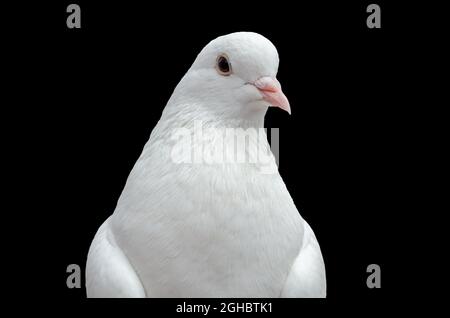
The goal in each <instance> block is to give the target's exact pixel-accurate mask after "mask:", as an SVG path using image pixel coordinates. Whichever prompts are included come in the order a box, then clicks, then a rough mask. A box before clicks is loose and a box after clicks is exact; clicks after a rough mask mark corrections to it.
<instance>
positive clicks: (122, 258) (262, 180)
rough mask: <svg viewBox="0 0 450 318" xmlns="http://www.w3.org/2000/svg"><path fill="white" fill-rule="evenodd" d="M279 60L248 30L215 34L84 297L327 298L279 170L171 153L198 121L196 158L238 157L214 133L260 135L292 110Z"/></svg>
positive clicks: (124, 201) (93, 268) (176, 96)
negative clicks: (277, 114) (227, 153)
mask: <svg viewBox="0 0 450 318" xmlns="http://www.w3.org/2000/svg"><path fill="white" fill-rule="evenodd" d="M278 62H279V60H278V53H277V50H276V48H275V47H274V45H273V44H272V43H271V42H270V41H269V40H268V39H266V38H265V37H263V36H261V35H259V34H256V33H251V32H238V33H232V34H228V35H225V36H221V37H218V38H217V39H215V40H213V41H211V42H210V43H209V44H208V45H207V46H206V47H205V48H204V49H203V50H202V51H201V52H200V54H199V55H198V56H197V58H196V60H195V61H194V63H193V65H192V66H191V68H190V69H189V70H188V72H187V73H186V74H185V76H184V77H183V79H182V80H181V82H180V83H179V84H178V85H177V87H176V88H175V90H174V92H173V94H172V96H171V98H170V100H169V101H168V103H167V105H166V107H165V109H164V111H163V113H162V116H161V119H160V120H159V122H158V124H157V125H156V127H155V129H154V130H153V132H152V134H151V136H150V139H149V141H148V142H147V144H146V145H145V147H144V149H143V151H142V154H141V156H140V157H139V159H138V161H137V162H136V164H135V166H134V168H133V169H132V171H131V173H130V175H129V177H128V180H127V182H126V185H125V188H124V190H123V192H122V194H121V196H120V198H119V200H118V203H117V207H116V209H115V211H114V213H113V214H112V215H111V216H110V217H109V218H108V219H107V220H106V221H105V222H104V223H103V225H102V226H101V227H100V228H99V230H98V232H97V234H96V235H95V238H94V240H93V242H92V244H91V247H90V249H89V254H88V259H87V266H86V289H87V296H88V297H325V296H326V278H325V266H324V262H323V258H322V254H321V251H320V247H319V244H318V242H317V240H316V237H315V235H314V233H313V231H312V230H311V228H310V226H309V225H308V224H307V223H306V222H305V220H303V218H302V217H301V216H300V214H299V212H298V210H297V208H296V207H295V204H294V202H293V200H292V198H291V196H290V194H289V192H288V190H287V189H286V186H285V184H284V182H283V180H282V178H281V176H280V175H279V173H278V170H277V169H275V171H274V172H272V173H267V171H264V169H262V168H264V165H265V166H267V165H268V164H267V162H264V163H263V162H259V161H257V160H256V161H255V160H254V161H252V162H250V161H249V160H245V161H244V162H242V161H239V162H238V161H237V160H234V161H233V160H230V161H226V160H223V161H222V162H220V160H219V161H218V162H207V160H206V161H205V160H203V161H202V160H200V161H199V160H198V158H197V159H194V160H193V161H189V160H186V159H189V158H192V157H191V154H192V153H191V152H190V151H188V152H184V154H183V151H179V149H178V150H175V149H176V148H177V142H179V138H178V139H177V138H175V137H174V135H176V134H174V133H175V132H180V131H181V132H183V131H188V132H189V133H191V132H193V131H194V129H193V128H194V126H195V123H201V124H202V128H203V129H204V130H203V136H201V137H198V136H197V137H193V138H192V143H191V145H190V146H191V147H192V149H191V150H192V151H193V152H196V151H198V150H201V151H200V152H198V153H200V154H204V153H208V152H210V151H216V150H217V149H219V150H220V149H222V150H223V149H225V150H226V149H227V150H230V149H231V150H233V149H236V148H235V145H234V144H232V141H234V140H235V138H234V137H233V138H218V136H219V135H220V133H219V135H218V134H217V131H219V132H224V131H233V129H235V130H239V129H240V130H241V131H242V130H244V129H245V130H246V131H247V130H248V129H260V128H262V127H263V124H264V116H265V114H266V111H267V108H268V106H277V107H280V108H281V109H284V110H286V111H288V112H289V113H290V106H289V102H288V100H287V98H286V97H285V95H284V94H283V93H282V91H281V86H280V84H279V82H278V81H277V79H276V74H277V71H278ZM207 128H214V129H216V130H215V132H216V133H211V134H208V130H207ZM205 129H206V130H205ZM210 131H212V129H210ZM249 139H251V140H250V141H248V142H247V144H248V147H246V148H245V149H244V152H245V155H249V156H254V155H255V152H257V151H258V150H257V148H258V147H259V148H262V149H268V148H269V145H268V142H267V137H266V138H257V139H255V138H253V139H252V138H249ZM259 148H258V149H259ZM236 151H239V150H236ZM237 155H242V154H239V153H238V154H237ZM177 156H178V159H176V157H177ZM180 158H181V160H180ZM233 158H234V157H233ZM270 159H271V160H270V162H269V165H273V164H274V160H273V155H272V153H270Z"/></svg>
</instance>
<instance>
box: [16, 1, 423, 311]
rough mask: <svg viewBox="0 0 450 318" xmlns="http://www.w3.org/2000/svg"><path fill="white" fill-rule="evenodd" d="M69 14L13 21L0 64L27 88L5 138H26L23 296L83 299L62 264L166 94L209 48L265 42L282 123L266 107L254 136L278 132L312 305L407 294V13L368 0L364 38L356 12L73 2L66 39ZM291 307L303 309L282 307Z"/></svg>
mask: <svg viewBox="0 0 450 318" xmlns="http://www.w3.org/2000/svg"><path fill="white" fill-rule="evenodd" d="M69 3H70V2H65V1H61V2H58V3H56V2H55V4H49V3H47V4H39V5H37V4H35V5H33V6H25V7H23V8H22V9H21V10H22V11H21V12H22V15H21V17H22V18H21V19H19V20H15V21H14V22H12V25H11V27H12V29H16V30H19V29H20V31H24V32H21V34H22V35H23V37H14V38H13V45H15V46H16V47H17V48H19V47H20V50H19V52H20V53H18V54H17V56H15V58H18V60H16V59H14V60H13V59H12V58H11V60H10V61H11V64H12V65H11V66H13V67H17V70H18V72H16V73H15V75H12V76H11V82H13V83H17V84H19V85H20V86H22V87H25V86H26V87H27V89H26V90H25V91H24V90H21V91H18V92H15V93H14V94H15V102H14V105H15V107H16V109H15V110H16V112H17V113H19V116H21V117H20V121H19V124H18V126H16V132H18V131H20V132H22V133H23V132H24V131H25V129H26V131H27V132H26V133H24V134H19V133H17V134H15V135H16V136H17V137H18V141H19V142H17V143H16V147H18V148H25V149H26V151H25V152H26V154H25V157H22V158H21V159H23V160H24V165H23V170H24V171H25V174H29V178H28V179H27V181H26V183H25V186H24V185H23V184H22V188H25V189H24V190H30V189H32V191H31V192H32V194H31V195H30V196H29V199H27V200H23V199H22V200H20V201H18V202H17V204H18V206H19V207H23V208H24V210H25V205H27V206H28V203H30V202H31V203H32V206H33V208H32V209H29V208H27V209H26V211H28V212H24V213H20V217H22V216H23V217H24V218H25V217H27V216H28V215H31V220H32V223H34V227H35V230H36V232H37V234H36V235H35V237H34V239H35V242H36V244H35V245H34V246H33V247H31V248H30V247H29V246H23V247H24V248H25V249H26V250H27V252H28V255H29V256H28V258H27V259H28V260H29V261H28V262H27V264H34V263H33V262H37V264H38V265H37V266H34V265H30V266H31V268H34V269H35V272H36V273H37V274H36V275H34V274H33V275H32V276H33V281H34V282H35V283H34V285H33V286H34V287H33V292H32V295H33V297H35V298H36V299H40V298H41V297H45V298H47V299H54V298H58V299H61V300H64V302H65V303H66V304H67V305H68V306H69V307H68V308H76V307H77V305H80V304H83V303H86V302H88V303H92V301H88V300H85V289H84V286H83V288H81V289H68V288H67V287H66V277H67V273H66V267H67V265H68V264H72V263H75V264H79V265H80V266H81V268H82V271H83V275H84V267H85V262H86V257H87V252H88V248H89V245H90V242H91V241H92V239H93V237H94V235H95V232H96V230H97V229H98V227H99V226H100V225H101V223H102V222H103V221H104V220H105V219H106V218H107V217H108V216H109V215H110V214H111V213H112V212H113V211H114V208H115V204H116V202H117V199H118V197H119V195H120V193H121V190H122V188H123V186H124V184H125V181H126V178H127V176H128V173H129V172H130V170H131V168H132V166H133V165H134V163H135V161H136V160H137V158H138V156H139V155H140V152H141V150H142V147H143V146H144V144H145V142H146V141H147V139H148V137H149V135H150V132H151V131H152V129H153V127H154V126H155V124H156V122H157V121H158V119H159V117H160V114H161V112H162V110H163V108H164V106H165V103H166V102H167V100H168V98H169V97H170V95H171V93H172V91H173V89H174V87H175V86H176V84H177V83H178V81H179V80H180V79H181V77H182V76H183V75H184V73H185V72H186V71H187V69H188V68H189V67H190V65H191V63H192V62H193V61H194V59H195V57H196V55H197V54H198V52H199V51H200V50H201V49H202V48H203V47H204V46H205V45H206V44H207V43H208V42H209V41H210V40H212V39H214V38H215V37H217V36H219V35H223V34H226V33H230V32H235V31H254V32H258V33H261V34H262V35H264V36H266V37H267V38H268V39H270V40H271V41H272V42H273V43H274V44H275V46H276V47H277V49H278V52H279V55H280V68H279V73H278V79H279V81H280V82H281V84H282V86H283V90H284V92H285V94H286V95H287V97H288V98H289V100H290V103H291V107H292V115H291V116H289V115H288V114H287V113H285V112H282V111H280V110H278V109H269V111H268V114H267V116H266V126H267V127H279V128H280V159H281V162H280V173H281V175H282V177H283V179H284V181H285V182H286V184H287V187H288V189H289V191H290V193H291V195H292V197H293V199H294V201H295V203H296V205H297V207H298V209H299V211H300V212H301V214H302V216H303V217H304V218H305V219H306V220H307V221H308V223H309V224H310V225H311V227H312V228H313V230H314V231H315V233H316V236H317V238H318V240H319V243H320V246H321V249H322V253H323V256H324V259H325V264H326V272H327V283H328V299H327V300H324V301H320V302H319V303H323V304H324V305H325V306H326V305H328V306H332V305H336V304H341V303H344V304H348V305H350V306H353V305H354V304H355V303H363V304H366V305H367V306H368V307H367V308H376V307H378V306H379V305H380V304H384V302H385V301H386V300H388V299H396V298H399V297H402V296H403V295H404V294H405V293H406V292H407V290H406V287H405V285H404V284H403V282H404V281H403V278H402V277H403V276H404V275H403V274H404V272H402V270H403V268H404V263H403V261H402V259H403V255H402V253H403V252H402V251H403V248H402V241H403V239H404V237H403V229H402V226H401V225H400V220H402V219H403V218H404V217H405V215H407V214H408V210H407V208H406V207H405V206H404V200H403V196H404V194H403V191H402V185H401V183H404V182H405V181H406V182H407V181H408V180H407V179H405V178H407V170H408V169H407V168H406V167H407V161H406V160H405V158H404V155H403V151H404V149H405V148H406V147H407V146H408V143H409V139H408V138H407V134H408V131H409V130H408V123H409V122H408V118H409V116H410V114H411V104H408V103H405V100H404V97H405V94H406V92H408V93H407V94H408V95H409V96H411V91H414V86H413V83H411V81H410V80H409V79H410V76H412V74H413V73H414V72H417V68H419V67H420V66H417V65H416V64H415V59H416V57H417V52H419V51H420V49H421V48H422V46H421V45H419V44H417V43H416V42H415V41H414V40H413V37H414V38H417V37H422V34H421V32H422V31H421V29H420V27H418V26H417V24H416V25H415V26H411V24H408V23H407V17H408V14H409V13H408V11H407V9H408V8H407V7H406V6H400V5H399V6H398V7H394V6H393V4H388V3H385V2H381V1H377V2H376V3H378V4H379V5H380V6H381V10H382V16H381V19H382V22H381V23H382V28H381V29H368V28H367V26H366V18H367V15H368V14H367V13H366V7H367V5H368V4H369V3H370V2H364V1H362V2H356V1H355V2H352V3H347V2H344V1H339V3H336V2H331V1H330V3H324V2H315V3H314V4H311V3H302V2H299V3H298V4H295V3H293V2H287V1H275V2H274V1H271V2H269V1H267V2H266V1H249V2H246V4H245V5H243V4H242V3H239V2H236V1H226V2H224V1H221V2H219V1H217V2H207V3H184V4H178V3H167V4H163V5H161V4H158V5H156V4H151V3H150V2H147V3H145V4H144V3H137V2H136V3H131V2H115V3H113V2H97V1H96V2H95V4H93V3H92V2H88V1H76V3H78V4H79V5H80V6H81V23H82V28H81V29H71V30H69V29H68V28H67V27H66V17H67V13H66V7H67V5H68V4H69ZM409 17H411V16H409ZM412 51H413V52H414V53H416V54H414V55H413V54H411V52H412ZM13 55H14V54H13ZM13 61H14V62H13ZM16 61H17V62H16ZM413 64H414V65H415V67H414V68H412V67H411V65H413ZM413 94H414V93H413ZM13 133H14V132H13ZM22 188H20V190H21V189H22ZM27 201H29V202H27ZM33 233H34V232H33ZM38 242H39V243H38ZM41 242H42V243H41ZM372 263H375V264H379V265H380V266H381V270H382V281H381V284H382V288H381V289H368V288H367V287H366V277H367V275H368V274H367V273H366V268H367V266H368V265H369V264H372ZM27 268H28V270H29V269H30V267H27V266H25V269H24V272H25V273H27V272H28V273H29V271H28V270H27ZM83 285H84V277H83ZM41 290H45V292H41ZM157 302H158V301H157V300H153V301H152V306H157V305H158V303H157ZM175 303H176V302H175ZM198 303H201V302H198ZM162 304H163V305H160V306H159V307H158V308H159V309H160V310H162V311H164V310H167V312H170V311H172V310H174V309H173V308H174V307H173V304H174V303H162ZM302 304H304V305H306V304H311V302H307V301H305V300H292V301H290V302H289V303H284V305H283V308H288V307H289V308H296V306H297V305H298V306H301V305H302ZM154 308H156V307H154ZM315 308H318V307H315ZM278 310H281V307H278ZM315 310H319V309H315Z"/></svg>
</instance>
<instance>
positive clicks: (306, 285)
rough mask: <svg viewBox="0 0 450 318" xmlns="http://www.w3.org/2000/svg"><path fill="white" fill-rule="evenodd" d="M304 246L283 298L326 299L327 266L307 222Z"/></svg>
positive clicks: (291, 272) (282, 294) (291, 271)
mask: <svg viewBox="0 0 450 318" xmlns="http://www.w3.org/2000/svg"><path fill="white" fill-rule="evenodd" d="M304 228H305V231H304V234H303V235H304V236H303V245H302V248H301V249H300V252H299V254H298V256H297V257H296V259H295V261H294V263H293V265H292V267H291V270H290V273H289V274H288V277H287V279H286V282H285V285H284V288H283V291H282V292H281V297H295V298H297V297H298V298H305V297H306V298H308V297H311V298H324V297H326V278H325V265H324V262H323V258H322V253H321V252H320V247H319V243H318V242H317V239H316V237H315V235H314V232H313V231H312V229H311V227H310V226H309V224H308V223H306V221H305V226H304Z"/></svg>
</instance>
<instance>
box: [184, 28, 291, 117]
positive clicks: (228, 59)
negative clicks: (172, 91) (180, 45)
mask: <svg viewBox="0 0 450 318" xmlns="http://www.w3.org/2000/svg"><path fill="white" fill-rule="evenodd" d="M278 63H279V59H278V52H277V49H276V48H275V46H274V45H273V44H272V43H271V42H270V41H269V40H268V39H266V38H265V37H263V36H262V35H260V34H257V33H252V32H237V33H231V34H228V35H224V36H220V37H218V38H216V39H214V40H212V41H211V42H210V43H209V44H208V45H206V46H205V47H204V48H203V50H202V51H201V52H200V53H199V54H198V56H197V58H196V60H195V61H194V63H193V64H192V66H191V68H190V69H189V71H188V72H187V73H186V75H185V76H184V78H183V80H182V81H181V82H180V84H179V85H178V87H177V89H176V92H177V93H178V94H176V95H177V96H182V97H183V103H184V104H185V103H186V101H188V102H191V104H199V105H202V107H203V109H205V111H207V112H209V113H211V114H213V115H214V116H221V118H244V119H247V120H252V119H255V118H256V119H257V118H261V117H262V118H264V115H265V113H266V111H267V108H268V107H269V106H275V107H279V108H281V109H283V110H285V111H287V112H288V113H290V112H291V109H290V106H289V102H288V100H287V98H286V96H285V95H284V94H283V91H282V90H281V85H280V83H279V82H278V80H277V78H276V75H277V71H278Z"/></svg>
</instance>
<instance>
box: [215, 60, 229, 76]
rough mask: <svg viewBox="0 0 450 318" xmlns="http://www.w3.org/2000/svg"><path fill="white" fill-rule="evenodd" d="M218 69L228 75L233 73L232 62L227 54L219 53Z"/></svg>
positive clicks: (222, 73)
mask: <svg viewBox="0 0 450 318" xmlns="http://www.w3.org/2000/svg"><path fill="white" fill-rule="evenodd" d="M217 70H218V71H219V74H221V75H225V76H228V75H230V74H231V64H230V62H228V58H227V57H226V56H225V55H219V57H218V58H217Z"/></svg>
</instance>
